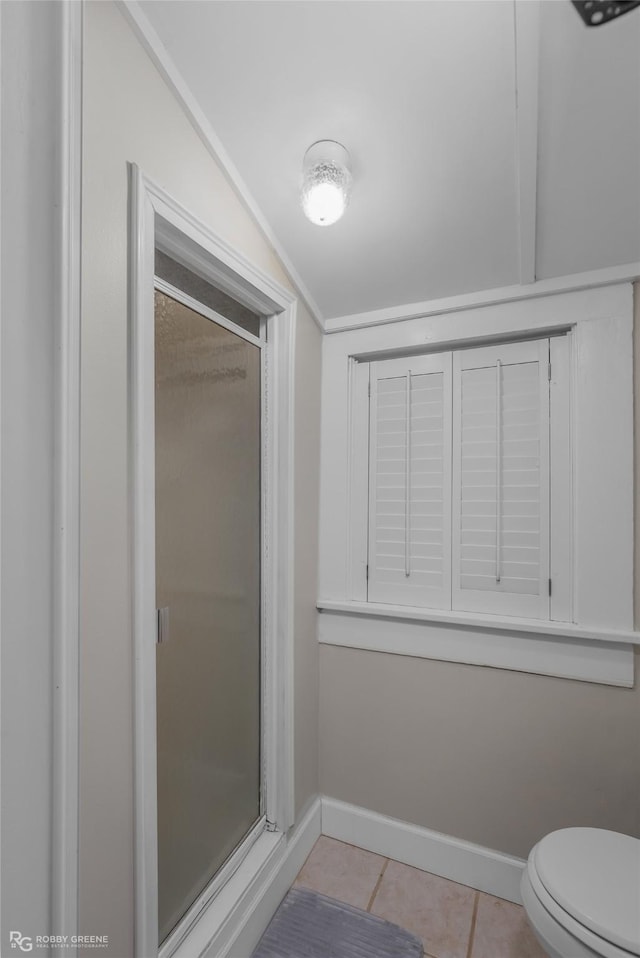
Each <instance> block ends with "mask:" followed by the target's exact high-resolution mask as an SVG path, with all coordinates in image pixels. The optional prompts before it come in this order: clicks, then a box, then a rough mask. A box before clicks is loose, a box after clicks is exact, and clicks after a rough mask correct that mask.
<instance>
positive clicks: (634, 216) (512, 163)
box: [138, 0, 640, 319]
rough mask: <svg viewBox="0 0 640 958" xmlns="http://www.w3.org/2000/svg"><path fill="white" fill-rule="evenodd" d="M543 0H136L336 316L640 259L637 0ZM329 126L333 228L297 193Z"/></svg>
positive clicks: (300, 269)
mask: <svg viewBox="0 0 640 958" xmlns="http://www.w3.org/2000/svg"><path fill="white" fill-rule="evenodd" d="M534 3H535V0H528V2H527V3H526V6H527V8H528V9H526V10H524V9H523V6H524V4H525V0H518V4H517V7H516V6H514V4H513V3H512V2H509V0H504V2H503V0H495V2H493V0H471V2H465V0H461V2H452V0H443V2H438V0H414V2H405V0H354V2H352V0H334V2H314V0H243V2H238V0H208V2H207V0H200V2H191V0H161V2H156V0H145V2H141V3H139V4H138V7H139V9H140V10H141V11H142V12H143V14H144V15H145V16H146V17H147V18H148V20H149V22H150V23H151V25H152V26H153V28H154V29H155V31H156V32H157V34H158V36H159V38H160V40H161V42H162V44H163V45H164V47H165V49H166V51H167V53H168V55H169V57H170V59H171V61H172V62H173V65H174V66H175V68H177V70H178V71H179V73H180V74H181V75H182V77H183V79H184V80H185V81H186V83H187V85H188V87H189V88H190V91H191V93H192V94H193V96H194V97H195V99H196V100H197V102H198V104H199V106H200V108H201V109H202V111H203V112H204V114H205V115H206V117H207V118H208V120H209V122H210V123H211V125H212V127H213V128H214V130H215V132H216V134H217V136H218V137H219V139H220V141H221V142H222V144H223V146H224V148H225V149H226V151H227V153H228V154H229V156H230V157H231V159H232V161H233V163H234V165H235V167H236V169H237V171H238V172H239V174H240V176H241V177H242V179H243V181H244V183H245V184H246V186H247V188H248V191H249V193H250V194H251V195H252V197H253V199H254V200H255V202H256V204H257V206H258V207H259V209H260V210H261V212H262V214H263V215H264V217H265V218H266V220H267V222H268V224H269V226H270V228H271V231H272V232H273V234H274V235H275V237H276V238H277V240H278V242H279V245H280V246H281V247H282V248H283V249H284V251H285V253H286V255H287V257H288V259H289V260H290V262H291V263H292V264H293V267H294V270H295V272H296V273H297V274H298V276H299V277H300V278H301V279H302V282H303V283H304V285H305V286H306V288H307V289H308V290H309V291H310V293H311V296H312V298H313V299H314V300H315V302H316V303H317V304H318V306H319V308H320V312H321V313H322V315H323V317H324V318H325V319H328V318H332V317H339V316H346V315H350V314H354V313H361V312H365V311H369V310H375V309H380V308H383V307H388V306H395V305H399V304H403V303H415V302H420V301H426V300H432V299H437V298H440V297H445V296H453V295H457V294H461V293H466V292H474V291H478V290H484V289H492V288H495V287H503V286H510V285H512V284H517V283H519V282H520V281H521V279H522V281H524V282H529V281H531V280H532V279H533V278H534V276H535V278H536V279H544V278H548V277H555V276H560V275H564V274H567V273H576V272H582V271H585V270H592V269H598V268H601V267H606V266H615V265H621V264H626V263H631V262H636V261H638V260H640V55H639V54H640V11H638V12H637V14H636V13H630V14H628V15H626V16H624V17H621V18H620V19H619V20H617V21H614V22H612V23H610V24H607V25H606V26H603V27H600V28H596V29H593V28H592V29H589V28H587V27H585V26H584V24H583V23H582V21H581V20H580V18H579V17H578V15H577V14H576V12H575V10H574V9H573V8H572V6H571V4H570V3H569V2H568V0H544V2H542V3H540V5H539V8H538V6H537V4H536V6H535V15H533V13H534V10H533V4H534ZM518 18H519V21H518V22H516V21H517V20H518ZM516 37H517V43H516ZM516 91H518V102H519V104H520V108H519V111H518V110H517V108H516ZM318 139H336V140H338V141H340V142H341V143H343V144H344V145H345V146H346V147H347V149H348V150H349V152H350V154H351V157H352V164H353V172H354V189H353V196H352V200H351V204H350V206H349V208H348V210H347V213H346V214H345V216H344V218H343V219H342V220H341V221H340V222H339V223H337V224H336V225H335V226H332V227H327V228H321V227H317V226H314V225H312V224H311V223H309V222H308V221H307V220H306V219H305V217H304V216H303V214H302V212H301V209H300V205H299V200H298V190H299V180H300V171H301V164H302V157H303V155H304V152H305V150H306V149H307V147H308V146H309V145H310V144H311V143H313V142H314V141H315V140H318ZM528 249H530V253H528V252H527V250H528ZM523 256H524V258H525V259H527V262H525V264H524V269H523Z"/></svg>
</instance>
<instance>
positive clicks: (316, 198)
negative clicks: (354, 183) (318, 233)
mask: <svg viewBox="0 0 640 958" xmlns="http://www.w3.org/2000/svg"><path fill="white" fill-rule="evenodd" d="M348 163H349V154H348V153H347V151H346V150H345V148H344V147H343V146H341V145H340V143H335V142H334V141H333V140H321V141H319V142H318V143H314V144H313V146H311V147H309V149H308V150H307V152H306V154H305V158H304V173H303V182H302V208H303V210H304V212H305V214H306V216H307V217H308V218H309V219H310V220H311V222H312V223H316V224H317V225H318V226H331V224H332V223H335V222H337V220H339V219H340V217H341V216H342V214H343V213H344V211H345V209H346V208H347V203H348V202H349V192H350V188H351V173H350V172H349V166H348Z"/></svg>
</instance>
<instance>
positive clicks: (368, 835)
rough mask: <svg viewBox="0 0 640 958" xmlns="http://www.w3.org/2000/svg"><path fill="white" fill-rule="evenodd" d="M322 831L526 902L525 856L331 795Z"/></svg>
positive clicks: (325, 802) (324, 809) (325, 801)
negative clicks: (522, 895)
mask: <svg viewBox="0 0 640 958" xmlns="http://www.w3.org/2000/svg"><path fill="white" fill-rule="evenodd" d="M322 834H323V835H327V836H329V837H330V838H337V839H339V840H340V841H343V842H348V843H349V844H351V845H357V846H358V847H359V848H364V849H366V850H367V851H369V852H375V854H377V855H384V857H385V858H393V859H395V861H398V862H403V863H404V864H405V865H412V866H413V867H414V868H420V869H421V870H422V871H427V872H431V873H432V874H433V875H440V877H442V878H448V879H450V880H451V881H455V882H458V883H459V884H461V885H468V886H470V887H471V888H476V889H477V890H478V891H483V892H487V894H489V895H495V896H496V897H497V898H504V899H506V900H507V901H512V902H515V903H516V904H518V905H519V904H521V900H520V878H521V876H522V871H523V869H524V867H525V864H526V863H525V862H524V861H523V860H522V859H521V858H514V857H513V856H511V855H505V854H503V853H502V852H496V851H493V850H492V849H490V848H484V847H483V846H482V845H474V844H473V843H472V842H466V841H463V840H462V839H460V838H453V837H452V836H451V835H443V834H441V833H440V832H433V831H431V830H430V829H428V828H422V826H420V825H411V824H409V823H408V822H401V821H399V820H398V819H397V818H388V817H387V816H386V815H380V814H378V813H377V812H372V811H369V810H368V809H366V808H361V807H359V806H357V805H349V804H347V803H346V802H341V801H338V800H337V799H335V798H327V797H326V796H323V797H322Z"/></svg>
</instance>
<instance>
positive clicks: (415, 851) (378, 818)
mask: <svg viewBox="0 0 640 958" xmlns="http://www.w3.org/2000/svg"><path fill="white" fill-rule="evenodd" d="M322 834H323V835H328V836H329V837H330V838H337V839H339V840H340V841H343V842H348V843H349V844H351V845H357V846H358V847H359V848H364V849H366V850H367V851H370V852H375V853H376V854H377V855H384V857H385V858H394V859H395V860H396V861H399V862H403V863H404V864H405V865H413V867H414V868H420V869H422V870H423V871H427V872H431V873H432V874H434V875H440V876H441V877H442V878H449V879H450V880H451V881H455V882H459V883H460V884H461V885H469V886H470V887H471V888H477V889H478V890H479V891H484V892H487V893H488V894H490V895H495V896H496V897H497V898H505V899H506V900H507V901H512V902H516V903H517V904H521V901H520V878H521V876H522V870H523V868H524V867H525V864H526V863H525V862H524V861H523V860H522V859H521V858H514V857H512V856H511V855H504V854H502V852H496V851H493V850H492V849H490V848H484V847H483V846H482V845H474V844H473V843H472V842H465V841H462V839H459V838H452V837H451V836H450V835H442V834H440V832H432V831H430V830H429V829H428V828H421V827H420V826H419V825H410V824H408V823H407V822H401V821H399V820H398V819H396V818H388V817H387V816H386V815H379V814H378V813H377V812H370V811H369V810H368V809H366V808H360V807H358V806H357V805H348V804H347V803H346V802H340V801H338V800H337V799H334V798H326V797H324V796H323V798H322ZM234 958H235V956H234ZM238 958H240V956H238Z"/></svg>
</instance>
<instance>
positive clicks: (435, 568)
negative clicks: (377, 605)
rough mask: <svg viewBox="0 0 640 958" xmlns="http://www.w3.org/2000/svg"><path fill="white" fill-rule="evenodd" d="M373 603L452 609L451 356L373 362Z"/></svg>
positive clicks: (370, 595)
mask: <svg viewBox="0 0 640 958" xmlns="http://www.w3.org/2000/svg"><path fill="white" fill-rule="evenodd" d="M370 388H371V397H370V470H369V502H370V509H369V516H370V523H369V579H368V600H369V601H370V602H389V603H398V604H402V605H413V606H423V607H429V608H438V609H449V608H451V534H450V530H451V354H450V353H439V354H437V355H433V356H419V357H411V358H407V359H396V360H386V361H383V362H378V363H372V364H371V375H370Z"/></svg>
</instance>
